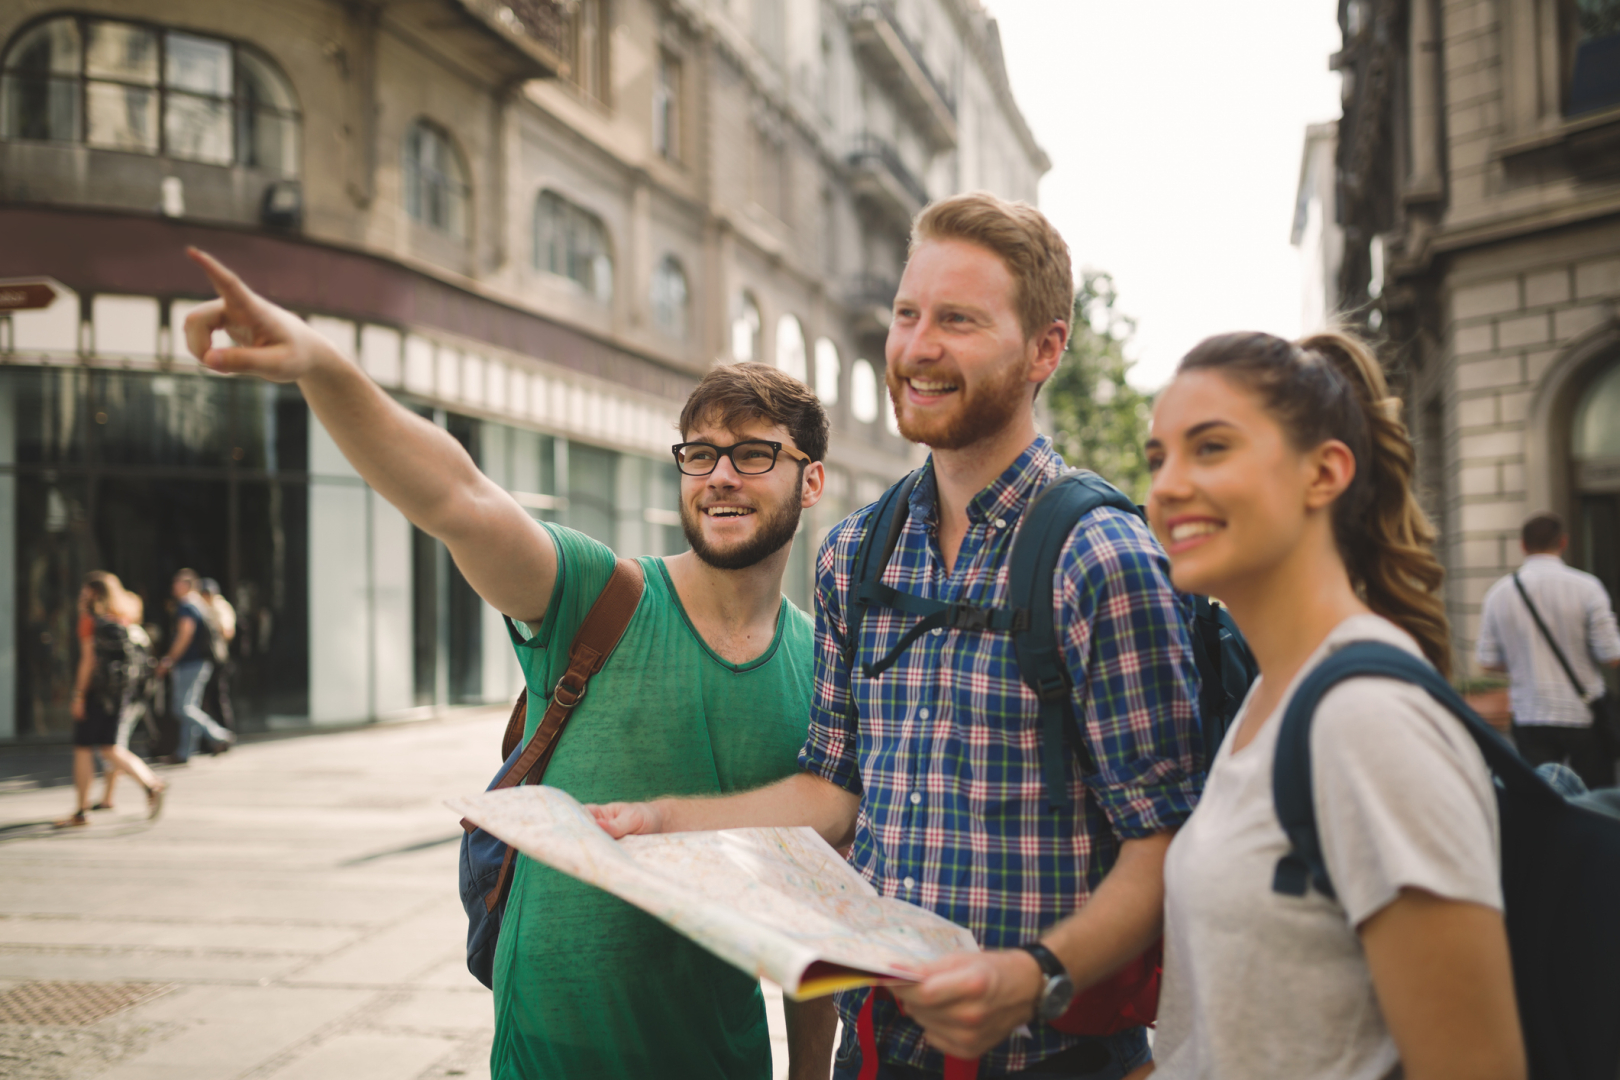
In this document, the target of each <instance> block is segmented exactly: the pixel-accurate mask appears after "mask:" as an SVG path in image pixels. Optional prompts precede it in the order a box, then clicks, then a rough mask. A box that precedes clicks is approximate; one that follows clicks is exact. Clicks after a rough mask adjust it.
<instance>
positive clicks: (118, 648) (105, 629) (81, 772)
mask: <svg viewBox="0 0 1620 1080" xmlns="http://www.w3.org/2000/svg"><path fill="white" fill-rule="evenodd" d="M126 596H127V594H125V592H124V590H123V588H122V586H120V585H119V584H118V579H117V578H116V577H113V575H111V574H108V573H106V572H104V571H93V572H91V573H90V574H87V575H86V576H85V579H84V587H83V588H82V589H80V590H79V612H80V616H79V668H78V672H77V673H76V675H75V677H74V680H73V788H74V792H75V793H76V795H77V798H78V805H77V809H75V810H74V812H73V814H72V816H70V817H67V818H64V819H63V820H61V821H58V822H57V823H56V824H57V826H58V827H61V828H72V827H76V826H80V825H87V824H89V818H88V817H87V816H86V811H88V810H89V809H91V807H90V787H91V784H92V783H93V781H94V780H95V771H96V766H95V759H94V757H93V754H95V753H98V752H99V753H100V754H101V757H102V760H104V761H105V762H106V763H107V766H108V774H107V781H108V794H109V795H110V794H111V787H112V778H113V776H114V775H115V774H116V773H117V772H119V771H123V772H127V773H129V774H130V775H131V776H133V777H135V779H136V780H137V781H139V782H140V784H141V786H142V787H144V788H146V803H147V811H148V812H147V816H148V817H149V818H156V817H157V816H158V813H159V812H160V811H161V810H162V808H163V792H164V790H165V789H166V788H167V786H168V785H166V784H165V783H164V782H163V781H161V780H159V779H158V778H157V776H156V775H154V774H153V772H152V770H151V769H149V768H147V767H146V762H144V761H142V760H141V759H140V758H138V757H136V756H135V755H134V754H132V753H130V752H129V750H128V749H126V748H125V747H123V746H120V745H119V743H118V734H119V724H120V721H121V720H122V719H123V717H124V714H125V713H126V712H127V711H128V707H129V704H130V700H131V697H132V695H133V693H134V691H135V688H136V685H137V682H138V680H139V679H140V678H141V677H142V676H143V673H144V670H143V669H144V660H145V651H144V650H142V649H141V648H140V647H139V645H137V644H136V643H135V641H134V640H133V639H132V637H131V634H130V629H129V626H128V625H127V624H126V622H125V621H124V619H125V618H128V617H129V615H130V611H131V609H130V605H129V601H128V600H127V599H126ZM101 805H103V806H105V807H107V808H110V805H111V804H110V803H108V802H106V801H105V800H103V803H102V804H101Z"/></svg>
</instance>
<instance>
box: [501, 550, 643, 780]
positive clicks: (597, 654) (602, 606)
mask: <svg viewBox="0 0 1620 1080" xmlns="http://www.w3.org/2000/svg"><path fill="white" fill-rule="evenodd" d="M644 584H645V582H644V581H643V580H642V575H641V564H640V563H638V562H636V561H635V560H634V559H620V560H619V561H618V563H617V565H615V566H614V568H613V576H612V577H610V578H608V583H607V584H606V585H604V586H603V587H602V593H601V595H600V596H598V597H597V598H596V603H594V604H592V605H591V610H590V611H589V612H588V613H587V614H586V615H585V621H584V622H582V623H580V624H579V629H578V630H576V631H575V632H574V642H573V644H572V645H571V646H570V647H569V649H568V669H567V670H566V671H564V672H563V674H562V678H560V679H558V680H557V685H556V686H555V687H553V688H552V691H551V701H550V702H549V703H548V704H547V705H546V711H545V714H544V715H543V716H541V717H540V723H539V724H538V725H537V726H536V727H535V729H534V735H533V736H531V737H530V739H529V745H528V746H527V747H525V748H524V750H523V753H522V755H521V756H519V758H518V759H517V761H516V762H515V763H513V765H512V767H511V768H510V769H508V770H507V772H506V775H505V776H503V777H501V779H500V781H499V782H498V783H496V785H495V790H497V791H498V790H500V789H501V788H509V787H514V786H516V785H517V784H518V783H520V782H522V781H524V780H527V781H528V782H529V783H531V784H532V783H536V782H538V781H539V779H540V777H541V776H542V775H543V774H544V773H545V771H546V765H547V764H549V763H550V761H551V755H552V752H553V751H555V750H556V748H557V739H558V738H559V737H560V736H561V735H562V730H563V727H564V726H565V725H566V724H567V723H568V718H569V717H570V716H572V715H573V712H574V706H576V705H578V704H579V703H580V700H581V699H583V698H584V697H585V690H586V686H587V684H589V682H590V679H591V676H592V675H595V674H596V673H597V672H598V671H601V670H602V665H603V664H605V663H607V659H608V657H609V656H611V655H613V650H614V649H615V648H616V647H617V646H618V644H619V639H620V638H622V637H623V636H624V631H625V629H626V628H627V627H628V626H629V625H630V619H631V617H632V616H633V615H635V613H636V605H638V604H639V603H641V591H642V587H643V585H644Z"/></svg>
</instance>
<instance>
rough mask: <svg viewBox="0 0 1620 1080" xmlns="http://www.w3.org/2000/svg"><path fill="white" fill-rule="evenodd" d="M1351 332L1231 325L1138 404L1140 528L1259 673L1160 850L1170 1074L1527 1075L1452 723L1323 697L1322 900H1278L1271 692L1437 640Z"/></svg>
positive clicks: (1353, 699) (1435, 596) (1365, 691)
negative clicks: (1186, 814)
mask: <svg viewBox="0 0 1620 1080" xmlns="http://www.w3.org/2000/svg"><path fill="white" fill-rule="evenodd" d="M1398 409H1399V403H1398V402H1397V401H1395V399H1393V398H1390V397H1389V396H1388V390H1387V388H1386V386H1385V383H1384V377H1383V373H1382V371H1381V370H1380V368H1379V366H1378V361H1377V359H1376V358H1375V357H1374V356H1373V355H1372V354H1371V353H1370V352H1369V351H1368V350H1367V348H1366V347H1365V346H1364V345H1363V344H1362V343H1361V342H1359V341H1357V340H1356V339H1354V338H1351V337H1348V336H1345V335H1341V334H1318V335H1315V336H1313V337H1310V338H1307V339H1305V340H1304V341H1301V342H1299V343H1297V344H1294V343H1290V342H1287V341H1284V340H1282V339H1280V338H1276V337H1272V336H1270V335H1268V334H1228V335H1224V336H1221V337H1216V338H1211V339H1209V340H1208V341H1205V342H1203V343H1202V344H1200V345H1199V346H1198V347H1197V348H1195V349H1193V351H1192V352H1190V353H1189V354H1187V356H1186V357H1185V358H1184V359H1183V360H1182V362H1181V365H1180V367H1179V368H1178V369H1177V372H1176V376H1175V378H1174V380H1173V381H1172V382H1171V384H1170V385H1169V386H1168V387H1167V388H1166V389H1165V390H1164V392H1163V393H1162V394H1161V395H1160V397H1159V401H1158V404H1157V405H1156V406H1155V408H1154V415H1153V428H1152V438H1151V439H1150V440H1149V442H1148V462H1149V467H1150V469H1151V470H1152V471H1153V486H1152V490H1151V493H1150V495H1149V497H1148V513H1149V517H1150V520H1151V521H1152V523H1153V529H1154V532H1155V533H1156V534H1157V535H1158V537H1159V539H1160V541H1161V542H1162V543H1163V544H1164V546H1165V550H1166V551H1167V552H1168V553H1169V556H1170V567H1171V576H1172V579H1173V581H1174V582H1175V585H1176V587H1177V588H1178V589H1181V590H1183V591H1185V592H1192V593H1204V594H1210V595H1214V596H1219V597H1220V598H1221V600H1222V601H1223V602H1224V603H1225V604H1226V605H1227V606H1228V607H1229V608H1230V610H1231V612H1232V616H1233V618H1235V619H1236V620H1237V623H1238V626H1239V628H1240V629H1242V631H1243V634H1244V637H1245V638H1247V639H1248V643H1249V645H1250V646H1251V647H1252V648H1253V650H1254V655H1255V658H1256V659H1257V660H1258V661H1259V665H1260V672H1261V677H1260V679H1259V680H1257V681H1256V682H1255V684H1254V686H1253V687H1252V688H1251V690H1250V692H1249V697H1248V700H1247V701H1246V702H1245V703H1244V706H1243V710H1242V712H1241V713H1240V714H1239V716H1238V718H1237V720H1236V721H1235V722H1234V724H1233V727H1232V729H1231V731H1230V732H1229V733H1228V735H1227V737H1226V740H1225V742H1224V743H1223V744H1222V746H1221V747H1220V750H1219V752H1218V753H1217V754H1216V755H1215V757H1214V760H1213V764H1212V765H1211V767H1210V772H1209V779H1208V782H1207V784H1206V786H1205V788H1204V793H1203V797H1202V798H1201V800H1200V801H1199V803H1198V808H1197V810H1196V811H1194V813H1193V815H1192V816H1191V817H1190V818H1189V819H1188V821H1187V823H1186V825H1185V826H1183V828H1182V829H1181V831H1180V833H1179V834H1178V835H1177V836H1176V839H1175V841H1174V842H1173V843H1172V844H1171V845H1170V848H1169V851H1168V853H1167V855H1166V858H1165V894H1166V899H1165V949H1166V955H1165V978H1164V992H1163V997H1162V999H1161V1002H1160V1009H1159V1030H1158V1038H1157V1040H1156V1043H1155V1047H1154V1053H1155V1056H1156V1057H1157V1059H1158V1066H1157V1071H1158V1072H1159V1073H1160V1074H1162V1075H1163V1076H1165V1077H1174V1078H1177V1080H1181V1078H1195V1077H1196V1078H1200V1080H1202V1078H1211V1080H1219V1078H1242V1080H1266V1078H1277V1080H1284V1078H1286V1080H1329V1078H1333V1080H1340V1078H1343V1080H1350V1078H1360V1077H1368V1078H1372V1077H1387V1076H1398V1075H1404V1076H1405V1077H1407V1078H1408V1080H1433V1078H1436V1077H1457V1078H1462V1077H1468V1078H1470V1080H1521V1078H1522V1077H1523V1076H1524V1075H1525V1069H1526V1065H1525V1051H1524V1043H1523V1037H1522V1035H1521V1031H1520V1026H1519V1016H1518V1010H1517V1006H1516V1003H1515V998H1514V989H1513V973H1512V964H1511V961H1510V958H1509V953H1508V939H1507V931H1506V927H1505V924H1504V922H1503V917H1502V906H1503V905H1502V889H1501V883H1500V874H1501V867H1500V865H1499V860H1500V855H1499V845H1498V828H1499V826H1498V819H1497V809H1496V799H1495V795H1494V792H1493V787H1492V778H1491V774H1490V772H1489V770H1488V769H1487V768H1486V765H1485V761H1484V758H1483V757H1482V756H1481V754H1480V752H1479V749H1478V747H1477V746H1476V745H1475V743H1474V742H1473V740H1472V738H1470V736H1469V735H1468V732H1467V730H1466V729H1465V728H1464V726H1463V725H1462V723H1461V722H1460V721H1459V720H1458V719H1457V718H1456V717H1454V716H1453V715H1452V714H1451V713H1450V712H1449V711H1447V710H1446V709H1445V708H1444V707H1443V706H1441V705H1440V704H1438V703H1437V702H1435V701H1434V700H1433V699H1431V698H1430V697H1429V696H1428V695H1427V694H1426V693H1425V692H1424V691H1423V690H1421V689H1419V688H1418V687H1416V686H1413V685H1409V684H1407V683H1404V682H1399V681H1397V680H1393V679H1387V678H1375V677H1360V678H1351V679H1347V680H1345V681H1344V682H1341V683H1339V684H1337V685H1336V686H1335V687H1334V688H1333V689H1331V690H1330V691H1328V693H1326V694H1325V695H1324V696H1323V697H1322V699H1321V703H1320V705H1319V707H1318V708H1317V710H1316V713H1315V721H1314V725H1313V728H1312V732H1311V742H1310V745H1311V750H1312V756H1313V758H1314V760H1315V761H1316V762H1318V763H1319V766H1320V767H1318V768H1315V769H1313V770H1312V775H1313V777H1314V781H1315V804H1316V818H1317V823H1318V828H1319V832H1320V835H1321V843H1322V851H1323V854H1324V856H1325V858H1326V862H1327V868H1328V871H1329V874H1330V876H1331V878H1332V881H1333V882H1334V884H1335V885H1336V887H1337V889H1336V891H1337V895H1336V897H1330V896H1327V895H1324V894H1323V893H1321V892H1319V891H1312V892H1310V893H1309V894H1308V895H1306V896H1304V897H1300V896H1292V895H1283V894H1279V893H1278V892H1275V891H1273V886H1272V882H1273V874H1274V872H1275V871H1276V868H1277V865H1278V862H1279V860H1280V859H1281V858H1282V857H1283V856H1284V855H1286V854H1287V853H1288V852H1289V850H1290V844H1289V841H1288V838H1287V836H1286V835H1285V834H1284V832H1283V830H1282V827H1281V825H1280V824H1279V822H1278V819H1277V814H1276V810H1275V809H1274V804H1273V796H1272V783H1273V770H1274V758H1275V752H1276V745H1277V734H1278V729H1279V727H1280V726H1281V722H1282V716H1283V713H1284V711H1285V709H1286V707H1287V704H1288V701H1289V698H1290V697H1291V695H1292V693H1293V691H1294V689H1295V688H1296V687H1297V686H1298V685H1299V684H1300V682H1301V681H1302V680H1303V679H1304V677H1305V676H1306V674H1307V673H1309V672H1310V671H1311V670H1312V669H1313V668H1314V667H1315V666H1316V665H1317V664H1318V663H1319V662H1321V660H1322V659H1324V658H1325V657H1326V656H1327V655H1328V654H1329V653H1331V652H1332V651H1333V650H1334V649H1336V648H1338V647H1340V646H1343V645H1346V644H1348V643H1350V642H1353V641H1368V640H1371V641H1379V642H1385V643H1388V644H1390V645H1393V646H1396V647H1398V648H1400V649H1404V650H1405V651H1407V652H1409V653H1412V654H1414V655H1418V656H1422V657H1426V658H1427V659H1428V660H1429V662H1430V663H1432V664H1434V665H1435V666H1436V667H1438V668H1439V669H1440V670H1441V671H1442V672H1443V671H1445V670H1446V669H1447V668H1448V666H1449V658H1450V643H1449V641H1448V635H1447V626H1446V618H1445V614H1444V608H1443V607H1442V604H1441V599H1440V595H1439V585H1440V579H1441V568H1440V565H1439V563H1438V562H1437V561H1436V560H1435V558H1434V555H1433V553H1432V552H1431V551H1430V548H1429V545H1430V543H1431V541H1432V539H1433V531H1432V530H1431V529H1430V527H1429V524H1428V522H1427V521H1426V520H1425V518H1424V516H1423V512H1422V511H1421V510H1420V509H1419V508H1418V505H1417V501H1416V499H1415V498H1414V496H1413V493H1412V466H1413V452H1412V446H1411V443H1410V442H1409V441H1408V439H1407V436H1406V430H1405V428H1404V427H1403V426H1402V424H1401V422H1400V420H1399V418H1398V416H1399V413H1398Z"/></svg>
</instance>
